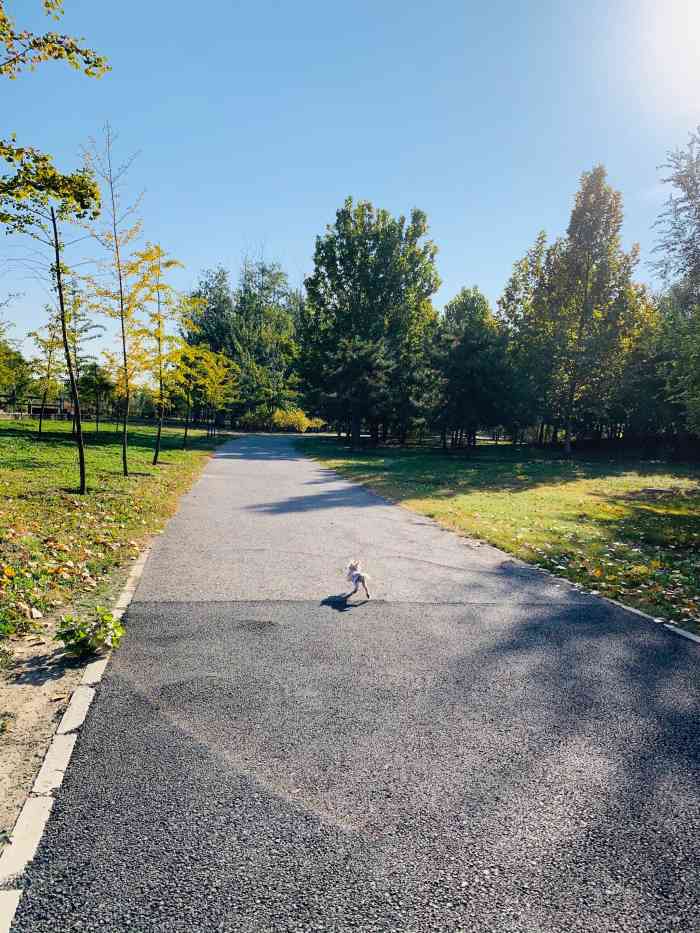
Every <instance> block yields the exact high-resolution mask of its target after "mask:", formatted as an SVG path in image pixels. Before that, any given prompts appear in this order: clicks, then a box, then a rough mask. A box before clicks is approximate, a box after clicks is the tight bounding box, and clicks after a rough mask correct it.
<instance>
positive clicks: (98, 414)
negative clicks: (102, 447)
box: [95, 392, 100, 434]
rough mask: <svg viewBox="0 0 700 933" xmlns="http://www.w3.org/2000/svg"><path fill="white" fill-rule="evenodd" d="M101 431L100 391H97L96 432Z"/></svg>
mask: <svg viewBox="0 0 700 933" xmlns="http://www.w3.org/2000/svg"><path fill="white" fill-rule="evenodd" d="M99 433H100V393H99V392H95V434H99Z"/></svg>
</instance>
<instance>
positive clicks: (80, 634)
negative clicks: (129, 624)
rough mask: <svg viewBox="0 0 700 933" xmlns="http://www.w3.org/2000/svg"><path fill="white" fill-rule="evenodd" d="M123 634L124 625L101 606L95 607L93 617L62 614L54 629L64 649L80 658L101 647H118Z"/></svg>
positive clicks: (93, 652) (94, 652) (99, 649)
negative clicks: (86, 617) (56, 627)
mask: <svg viewBox="0 0 700 933" xmlns="http://www.w3.org/2000/svg"><path fill="white" fill-rule="evenodd" d="M123 635H124V626H123V625H122V624H121V622H120V621H119V620H118V619H115V618H114V616H113V615H112V613H111V612H109V610H108V609H105V608H104V607H103V606H97V607H96V609H95V618H94V619H80V618H78V617H77V616H73V615H66V616H63V617H62V618H61V621H60V623H59V626H58V629H57V631H56V638H57V639H58V641H61V642H63V647H64V648H65V649H66V651H69V652H70V653H71V654H75V655H77V656H78V657H81V658H82V657H85V656H86V655H89V654H96V653H97V652H98V651H101V650H102V649H103V648H118V647H119V642H120V641H121V640H122V636H123Z"/></svg>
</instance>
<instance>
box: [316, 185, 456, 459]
mask: <svg viewBox="0 0 700 933" xmlns="http://www.w3.org/2000/svg"><path fill="white" fill-rule="evenodd" d="M427 230H428V224H427V218H426V216H425V214H424V213H423V212H422V211H419V210H414V211H412V213H411V217H410V219H409V220H408V222H407V221H406V218H405V217H399V218H394V217H392V216H391V214H389V212H388V211H386V210H375V208H374V207H373V206H372V204H370V203H369V202H368V201H359V202H358V203H357V204H354V203H353V200H352V198H348V199H347V200H346V201H345V204H344V205H343V207H342V208H340V210H338V211H337V212H336V219H335V223H334V224H333V225H332V226H329V227H328V228H327V231H326V234H325V235H324V236H323V237H317V239H316V248H315V252H314V271H313V273H312V275H310V276H309V277H308V278H307V279H306V281H305V285H306V291H307V296H308V300H307V306H306V308H305V310H304V312H303V316H302V317H303V319H302V321H301V328H302V332H303V342H302V359H301V360H300V371H301V373H302V374H303V378H304V380H305V382H306V384H307V386H308V387H309V389H310V391H309V392H308V394H307V402H312V403H315V404H314V407H315V408H316V410H317V411H318V413H319V414H321V415H323V416H324V417H327V419H328V420H331V419H332V420H336V421H337V420H338V418H343V420H347V421H348V422H349V424H350V425H351V431H352V440H353V445H354V446H355V447H357V446H359V443H360V431H361V427H362V421H363V419H365V420H370V418H375V419H376V418H377V417H381V416H382V415H383V416H385V417H386V416H387V415H388V414H390V413H391V408H392V402H393V410H394V413H396V411H397V410H399V409H401V410H402V411H404V413H405V403H406V401H407V399H408V398H409V397H410V394H411V388H410V383H407V385H405V386H396V389H397V390H399V389H400V391H397V392H395V393H394V394H393V398H392V393H391V392H387V394H386V396H385V398H384V399H383V406H382V407H381V408H380V407H379V406H378V405H377V402H378V400H379V399H378V397H377V396H378V394H381V392H380V388H379V387H380V385H382V384H385V383H386V381H387V380H386V377H385V376H383V375H382V376H381V377H380V372H381V370H382V369H383V368H384V367H385V366H386V367H389V366H391V365H392V364H393V365H394V366H395V367H396V366H397V365H398V363H399V360H400V358H401V356H402V354H403V355H404V358H405V354H406V352H407V350H408V349H409V348H410V346H411V341H413V340H414V339H415V337H416V335H417V333H419V332H420V330H421V328H423V327H425V326H426V324H427V321H428V320H429V318H430V314H431V306H430V297H431V295H433V294H434V292H435V291H436V290H437V288H438V286H439V278H438V275H437V271H436V269H435V255H436V252H437V248H436V247H435V245H434V244H433V243H432V241H430V240H426V239H425V236H426V234H427ZM354 353H357V354H359V357H361V358H362V359H364V360H365V361H366V362H367V364H368V365H370V364H371V366H372V368H373V370H374V371H375V373H376V374H377V378H378V379H379V382H378V383H377V392H376V393H371V394H370V395H368V390H369V389H370V386H369V384H368V382H367V380H366V379H365V377H364V376H363V374H362V371H361V368H360V367H358V365H357V360H356V358H354V357H353V354H354ZM354 380H357V384H354ZM368 405H369V406H370V407H371V409H372V411H371V413H370V411H368V410H367V407H366V406H368Z"/></svg>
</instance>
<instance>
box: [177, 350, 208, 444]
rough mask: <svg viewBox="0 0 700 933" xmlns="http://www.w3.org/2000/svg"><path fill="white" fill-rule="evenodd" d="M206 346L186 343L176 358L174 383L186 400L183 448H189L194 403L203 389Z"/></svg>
mask: <svg viewBox="0 0 700 933" xmlns="http://www.w3.org/2000/svg"><path fill="white" fill-rule="evenodd" d="M206 352H207V348H206V347H202V346H197V345H192V344H188V343H185V344H184V345H183V346H182V348H181V349H180V352H179V353H178V354H177V356H176V358H175V371H174V373H173V383H174V386H175V387H176V391H179V392H180V393H181V394H182V396H183V398H184V402H185V431H184V434H183V436H182V449H183V450H186V449H187V437H188V434H189V430H190V416H191V414H192V404H193V401H194V399H195V396H196V394H197V393H200V392H201V390H202V381H203V368H202V354H203V353H206Z"/></svg>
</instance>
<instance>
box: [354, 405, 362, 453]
mask: <svg viewBox="0 0 700 933" xmlns="http://www.w3.org/2000/svg"><path fill="white" fill-rule="evenodd" d="M361 430H362V419H361V418H360V415H359V414H355V413H353V416H352V449H353V450H359V449H360V445H361V443H362V440H361V437H360V434H361Z"/></svg>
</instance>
